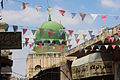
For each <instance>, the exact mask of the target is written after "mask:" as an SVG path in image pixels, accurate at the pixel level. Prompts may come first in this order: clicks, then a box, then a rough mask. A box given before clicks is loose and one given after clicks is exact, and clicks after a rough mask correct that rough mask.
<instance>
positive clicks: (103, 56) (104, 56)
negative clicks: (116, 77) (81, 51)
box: [72, 52, 113, 67]
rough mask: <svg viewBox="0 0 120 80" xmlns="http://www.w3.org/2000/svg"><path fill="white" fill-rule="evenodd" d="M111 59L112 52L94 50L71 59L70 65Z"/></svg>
mask: <svg viewBox="0 0 120 80" xmlns="http://www.w3.org/2000/svg"><path fill="white" fill-rule="evenodd" d="M112 59H113V54H110V53H101V52H96V53H92V54H89V55H87V56H84V57H82V58H79V59H77V60H75V61H73V62H72V67H73V66H79V65H83V64H86V63H89V62H98V61H103V62H104V61H112Z"/></svg>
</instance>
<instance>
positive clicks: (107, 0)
mask: <svg viewBox="0 0 120 80" xmlns="http://www.w3.org/2000/svg"><path fill="white" fill-rule="evenodd" d="M101 4H102V5H103V6H106V7H114V8H120V0H101Z"/></svg>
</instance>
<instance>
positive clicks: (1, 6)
mask: <svg viewBox="0 0 120 80" xmlns="http://www.w3.org/2000/svg"><path fill="white" fill-rule="evenodd" d="M1 7H2V9H3V8H4V7H3V0H1Z"/></svg>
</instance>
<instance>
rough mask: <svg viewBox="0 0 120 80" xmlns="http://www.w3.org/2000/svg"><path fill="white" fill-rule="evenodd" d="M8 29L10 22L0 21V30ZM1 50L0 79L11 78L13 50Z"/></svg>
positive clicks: (7, 79) (6, 79)
mask: <svg viewBox="0 0 120 80" xmlns="http://www.w3.org/2000/svg"><path fill="white" fill-rule="evenodd" d="M7 29H8V24H6V23H0V32H5V31H6V30H7ZM0 50H1V54H0V55H1V56H0V57H1V58H0V63H1V66H0V72H1V73H0V80H9V79H10V77H11V74H12V65H13V60H11V59H12V52H10V50H2V49H0Z"/></svg>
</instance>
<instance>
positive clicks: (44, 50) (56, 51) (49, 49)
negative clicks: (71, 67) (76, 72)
mask: <svg viewBox="0 0 120 80" xmlns="http://www.w3.org/2000/svg"><path fill="white" fill-rule="evenodd" d="M64 29H65V28H64V27H63V25H62V24H60V23H57V22H55V21H52V20H51V15H50V14H49V18H48V21H46V22H44V23H43V24H41V25H40V26H39V28H38V29H37V32H36V36H35V37H36V43H35V44H36V45H39V46H34V48H33V51H32V53H30V54H29V55H28V57H27V60H26V77H27V78H28V79H29V78H32V77H33V76H35V75H36V74H37V73H38V72H40V71H41V70H45V69H48V68H52V67H56V66H58V64H59V63H60V62H64V61H67V60H69V59H72V58H71V57H69V58H66V57H65V56H64V55H63V54H62V53H63V52H65V51H66V50H67V49H68V47H67V41H66V35H65V31H64ZM60 32H62V33H60ZM49 33H50V34H49Z"/></svg>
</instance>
